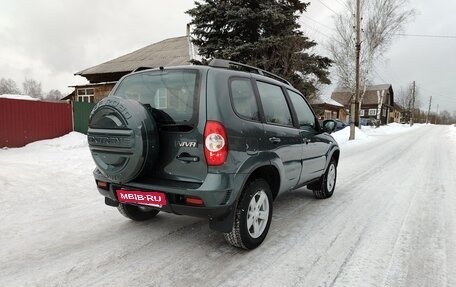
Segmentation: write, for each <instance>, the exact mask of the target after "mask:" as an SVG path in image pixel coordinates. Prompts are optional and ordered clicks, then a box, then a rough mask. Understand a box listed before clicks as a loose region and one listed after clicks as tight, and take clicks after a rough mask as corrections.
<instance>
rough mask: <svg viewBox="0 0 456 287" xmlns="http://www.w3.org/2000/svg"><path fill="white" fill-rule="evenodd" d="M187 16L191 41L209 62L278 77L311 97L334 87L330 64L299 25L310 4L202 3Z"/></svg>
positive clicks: (265, 0)
mask: <svg viewBox="0 0 456 287" xmlns="http://www.w3.org/2000/svg"><path fill="white" fill-rule="evenodd" d="M195 5H196V6H195V8H193V9H190V10H188V11H187V14H189V15H190V16H192V21H191V24H192V25H193V26H194V30H193V31H192V35H193V36H194V39H193V40H192V41H193V43H194V44H195V45H197V46H198V47H199V53H200V55H201V56H202V57H204V58H205V60H207V59H210V58H222V59H229V60H232V61H237V62H241V63H246V64H249V65H252V66H256V67H259V68H262V69H264V70H267V71H269V72H272V73H275V74H277V75H279V76H281V77H284V78H285V79H287V80H288V81H290V82H291V83H292V84H293V86H294V87H296V88H297V89H299V90H301V91H302V92H304V93H305V94H307V95H310V94H312V93H314V92H315V90H316V86H317V85H318V84H320V83H323V84H330V80H329V78H328V76H329V71H328V68H329V67H330V66H331V60H330V59H329V58H327V57H322V56H319V55H316V54H314V53H310V52H308V51H309V49H310V48H312V47H314V46H316V45H317V43H316V42H314V41H312V40H310V39H309V38H307V37H305V36H304V34H303V32H302V31H300V30H299V27H300V25H299V24H298V23H297V20H298V18H299V15H300V14H301V13H303V12H305V11H306V8H307V6H308V5H309V3H302V2H301V1H299V0H202V1H195Z"/></svg>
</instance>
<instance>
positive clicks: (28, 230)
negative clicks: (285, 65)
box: [0, 125, 456, 286]
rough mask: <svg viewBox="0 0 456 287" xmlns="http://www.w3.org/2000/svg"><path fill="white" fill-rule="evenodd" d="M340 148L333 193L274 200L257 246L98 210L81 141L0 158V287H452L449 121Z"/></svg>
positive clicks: (191, 226)
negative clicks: (249, 248) (325, 196)
mask: <svg viewBox="0 0 456 287" xmlns="http://www.w3.org/2000/svg"><path fill="white" fill-rule="evenodd" d="M379 130H381V129H379ZM336 135H337V134H336ZM339 136H340V135H339ZM341 150H342V155H341V159H340V164H339V167H338V179H337V181H338V182H337V185H336V191H335V194H334V196H333V197H332V198H330V199H328V200H316V199H314V198H313V195H312V193H311V192H310V191H308V190H307V189H305V188H302V189H299V190H296V191H293V192H289V193H287V194H284V195H282V196H280V197H279V198H278V199H277V200H276V202H275V204H274V216H273V220H272V224H271V229H270V231H269V234H268V236H267V238H266V240H265V242H264V243H263V244H262V245H261V246H260V247H259V248H257V249H255V250H253V251H243V250H239V249H236V248H233V247H230V246H229V245H227V244H226V243H225V241H224V239H223V236H222V235H221V234H219V233H217V232H214V231H212V230H210V229H209V227H208V224H207V221H206V220H201V219H197V218H191V217H184V216H176V215H171V214H166V213H160V214H159V215H158V216H157V217H156V218H154V219H153V220H151V221H148V222H143V223H136V222H131V221H129V220H127V219H126V218H124V217H122V216H121V215H120V214H118V212H117V210H116V209H115V208H110V207H107V206H105V205H104V202H103V198H102V197H101V196H100V195H99V194H98V192H97V191H96V189H95V184H94V181H93V178H92V176H91V172H92V169H93V166H94V165H93V163H92V160H91V158H90V154H89V151H88V148H87V145H86V143H85V137H84V136H82V135H80V134H76V133H71V134H69V135H67V136H65V137H63V138H60V139H54V140H49V141H42V142H37V143H33V144H30V145H28V146H26V147H24V148H20V149H7V150H0V190H1V193H0V210H1V212H2V216H1V217H0V245H1V247H2V248H1V249H0V280H1V281H0V282H1V283H0V285H1V286H456V248H455V243H456V176H455V171H456V127H453V126H434V125H428V126H420V127H418V128H415V129H406V130H404V131H403V132H401V133H395V134H379V135H374V136H370V140H366V141H355V142H349V143H343V144H342V145H341Z"/></svg>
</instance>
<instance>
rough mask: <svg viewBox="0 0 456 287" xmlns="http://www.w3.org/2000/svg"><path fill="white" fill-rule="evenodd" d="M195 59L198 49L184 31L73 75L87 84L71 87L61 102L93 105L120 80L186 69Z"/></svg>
mask: <svg viewBox="0 0 456 287" xmlns="http://www.w3.org/2000/svg"><path fill="white" fill-rule="evenodd" d="M196 57H198V56H197V49H196V47H195V46H194V45H193V43H191V41H190V36H189V30H187V36H182V37H176V38H170V39H166V40H163V41H160V42H158V43H154V44H151V45H149V46H147V47H144V48H141V49H139V50H136V51H134V52H131V53H129V54H127V55H123V56H120V57H118V58H116V59H113V60H110V61H107V62H105V63H102V64H99V65H96V66H93V67H90V68H87V69H84V70H82V71H79V72H77V73H75V75H78V76H82V77H85V78H86V79H87V80H88V81H89V83H88V84H85V85H77V86H73V87H74V91H73V92H72V93H71V94H70V95H68V96H67V97H65V98H64V99H69V100H72V101H79V102H89V103H96V102H99V101H100V100H101V99H102V98H104V97H106V96H107V95H108V94H109V92H110V91H111V90H112V88H113V87H114V85H115V84H116V83H117V81H118V80H119V79H120V78H121V77H123V76H124V75H127V74H129V73H131V72H133V71H135V70H136V69H138V68H158V67H166V66H179V65H188V64H189V63H190V61H191V60H193V59H195V58H196Z"/></svg>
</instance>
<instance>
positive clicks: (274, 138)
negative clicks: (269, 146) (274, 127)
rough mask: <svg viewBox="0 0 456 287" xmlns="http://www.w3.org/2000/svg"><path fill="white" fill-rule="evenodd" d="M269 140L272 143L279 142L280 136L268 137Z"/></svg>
mask: <svg viewBox="0 0 456 287" xmlns="http://www.w3.org/2000/svg"><path fill="white" fill-rule="evenodd" d="M269 141H270V142H271V143H273V144H277V143H280V141H281V140H280V138H276V137H272V138H269Z"/></svg>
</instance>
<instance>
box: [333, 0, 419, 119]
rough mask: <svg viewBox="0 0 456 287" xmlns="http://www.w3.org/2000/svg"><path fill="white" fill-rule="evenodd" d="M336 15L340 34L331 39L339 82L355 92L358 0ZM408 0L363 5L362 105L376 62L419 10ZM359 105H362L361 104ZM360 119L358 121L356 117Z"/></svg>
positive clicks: (371, 0) (367, 0) (372, 1)
mask: <svg viewBox="0 0 456 287" xmlns="http://www.w3.org/2000/svg"><path fill="white" fill-rule="evenodd" d="M346 4H347V5H346V6H347V9H346V10H345V11H343V12H341V13H340V14H338V15H337V16H336V18H335V26H336V34H335V36H334V37H333V38H332V39H331V41H330V43H329V45H328V46H329V47H328V48H329V51H330V53H331V57H332V59H333V61H334V63H333V66H334V67H335V69H336V75H337V80H338V84H339V86H342V87H344V88H348V89H350V90H351V91H352V95H354V94H355V52H356V50H355V40H354V25H355V23H356V22H355V16H356V15H355V11H356V9H355V8H356V7H355V5H356V4H355V0H348V1H347V2H346ZM407 4H408V0H365V1H363V5H362V6H361V13H360V14H361V16H362V21H361V27H362V34H361V50H360V91H361V95H360V105H361V103H362V100H363V97H364V94H365V91H366V87H367V85H369V83H370V81H371V77H372V74H373V73H372V72H373V67H374V64H375V63H376V62H377V61H379V60H380V59H381V58H382V56H383V55H384V53H385V52H386V51H387V50H388V48H389V47H390V46H391V42H392V40H393V38H394V36H395V34H397V33H398V32H400V31H401V30H402V29H403V27H404V25H405V24H406V23H407V21H409V20H410V19H411V18H412V17H413V16H414V14H415V11H414V10H413V9H409V8H408V7H407ZM358 109H359V107H358ZM356 122H358V121H356Z"/></svg>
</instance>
